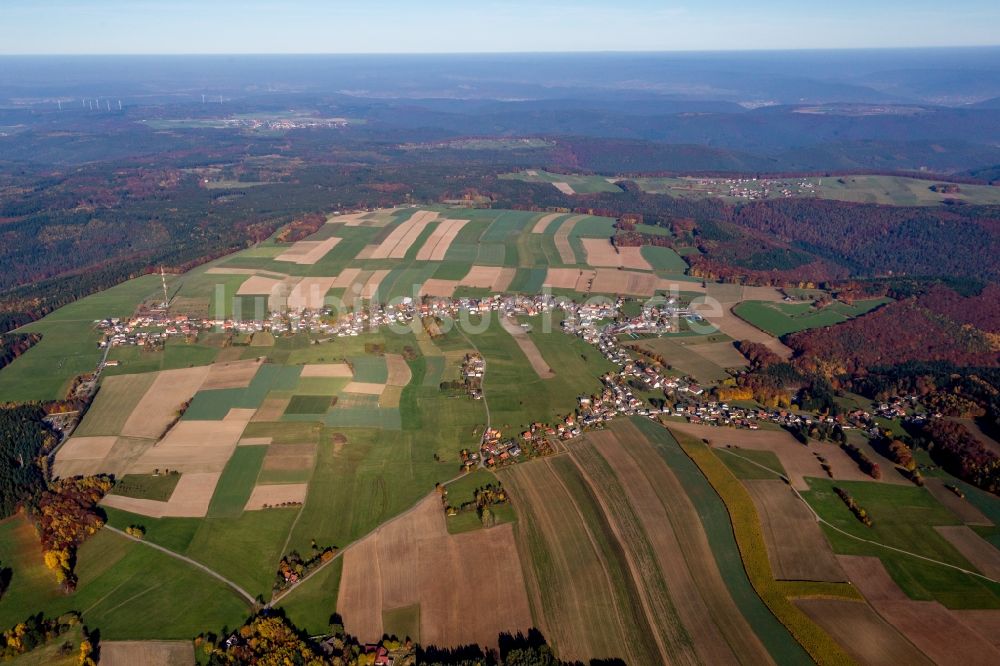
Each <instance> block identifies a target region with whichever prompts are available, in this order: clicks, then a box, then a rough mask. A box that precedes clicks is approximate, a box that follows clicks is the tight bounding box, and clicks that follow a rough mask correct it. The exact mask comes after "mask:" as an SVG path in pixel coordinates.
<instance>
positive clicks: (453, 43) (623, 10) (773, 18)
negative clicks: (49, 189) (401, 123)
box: [0, 0, 1000, 54]
mask: <svg viewBox="0 0 1000 666" xmlns="http://www.w3.org/2000/svg"><path fill="white" fill-rule="evenodd" d="M998 43H1000V1H998V0H953V1H951V2H941V0H834V1H832V2H830V1H827V2H809V1H808V0H799V1H794V2H793V1H791V0H757V2H747V1H746V0H742V1H736V0H715V1H710V2H705V1H704V0H703V1H702V2H694V1H692V2H688V1H676V2H675V1H670V0H664V1H660V2H655V1H652V0H619V1H618V2H596V1H593V0H575V1H570V0H534V1H530V2H528V1H525V0H507V1H500V0H409V1H404V0H368V1H358V2H346V1H343V0H326V1H319V0H289V1H285V2H277V1H275V2H263V1H261V0H242V1H239V2H237V1H233V0H201V1H200V2H194V1H192V0H173V1H170V2H162V1H161V2H153V1H151V0H0V53H2V54H29V53H31V54H35V53H59V54H64V53H452V52H460V53H461V52H509V51H609V50H610V51H672V50H728V49H784V48H794V49H798V48H858V47H905V46H973V45H996V44H998Z"/></svg>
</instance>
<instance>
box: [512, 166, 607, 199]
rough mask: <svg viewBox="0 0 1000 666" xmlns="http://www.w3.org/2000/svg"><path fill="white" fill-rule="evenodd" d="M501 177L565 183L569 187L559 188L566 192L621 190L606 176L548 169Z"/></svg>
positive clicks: (582, 192) (526, 180) (535, 181)
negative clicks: (557, 171) (564, 172)
mask: <svg viewBox="0 0 1000 666" xmlns="http://www.w3.org/2000/svg"><path fill="white" fill-rule="evenodd" d="M501 178H511V179H514V180H523V181H525V182H528V183H550V184H552V185H553V186H555V184H556V183H564V184H565V185H567V186H568V189H563V188H559V189H560V191H563V192H564V193H565V194H574V193H576V194H592V193H594V192H621V188H619V187H618V186H617V185H615V184H614V183H611V182H608V179H607V178H605V177H604V176H578V175H572V174H561V173H549V172H548V171H539V170H534V169H532V170H528V171H522V172H520V173H511V174H504V175H503V176H501Z"/></svg>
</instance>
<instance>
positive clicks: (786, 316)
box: [733, 299, 888, 337]
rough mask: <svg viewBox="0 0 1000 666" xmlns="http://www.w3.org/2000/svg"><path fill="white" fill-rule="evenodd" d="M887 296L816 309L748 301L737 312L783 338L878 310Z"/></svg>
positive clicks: (736, 309) (833, 304)
mask: <svg viewBox="0 0 1000 666" xmlns="http://www.w3.org/2000/svg"><path fill="white" fill-rule="evenodd" d="M887 302H888V300H887V299H873V300H867V301H857V302H856V303H853V304H850V305H849V304H847V303H841V302H839V301H836V302H833V303H831V304H829V305H827V306H825V307H822V308H816V307H815V306H814V305H813V304H812V303H774V302H767V301H744V302H742V303H740V304H739V305H737V306H736V307H735V308H733V312H735V313H736V314H737V315H739V316H740V317H741V318H742V319H744V320H746V321H747V322H749V323H750V324H753V325H754V326H756V327H757V328H759V329H761V330H762V331H766V332H767V333H770V334H771V335H774V336H777V337H780V336H782V335H787V334H789V333H795V332H797V331H804V330H807V329H810V328H821V327H823V326H833V325H834V324H839V323H840V322H843V321H847V320H848V319H853V318H854V317H858V316H860V315H863V314H864V313H866V312H869V311H871V310H874V309H875V308H877V307H878V306H880V305H884V304H885V303H887Z"/></svg>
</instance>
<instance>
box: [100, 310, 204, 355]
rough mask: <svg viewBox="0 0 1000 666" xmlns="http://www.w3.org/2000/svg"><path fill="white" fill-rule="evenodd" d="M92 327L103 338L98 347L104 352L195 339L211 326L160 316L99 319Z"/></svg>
mask: <svg viewBox="0 0 1000 666" xmlns="http://www.w3.org/2000/svg"><path fill="white" fill-rule="evenodd" d="M94 325H95V326H96V327H97V329H98V330H99V331H101V332H102V333H103V334H104V338H103V339H102V340H101V341H100V342H98V343H97V346H98V347H100V348H101V349H103V348H105V347H118V346H124V345H136V346H140V347H150V346H153V347H155V346H159V345H162V344H163V343H164V342H166V340H167V338H170V337H192V336H193V337H196V336H197V335H198V333H199V332H200V331H203V330H208V329H211V328H212V327H213V322H210V321H207V320H204V319H198V318H193V317H188V316H187V315H168V314H167V313H165V312H159V313H151V314H144V315H137V316H135V317H131V318H129V319H120V318H118V317H112V318H110V319H99V320H97V321H95V322H94Z"/></svg>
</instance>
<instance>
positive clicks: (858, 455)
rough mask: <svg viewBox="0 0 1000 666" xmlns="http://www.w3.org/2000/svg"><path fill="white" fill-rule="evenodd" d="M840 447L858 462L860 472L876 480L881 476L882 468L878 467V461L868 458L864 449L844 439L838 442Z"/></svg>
mask: <svg viewBox="0 0 1000 666" xmlns="http://www.w3.org/2000/svg"><path fill="white" fill-rule="evenodd" d="M840 448H842V449H843V450H844V452H845V453H846V454H847V455H848V456H850V457H851V460H853V461H854V462H856V463H857V464H858V467H859V468H860V469H861V471H862V472H864V473H865V474H867V475H868V476H870V477H872V478H873V479H876V480H877V479H881V478H882V470H881V469H879V466H878V463H877V462H875V461H874V460H872V459H871V458H869V457H868V454H866V453H865V452H864V451H862V450H861V449H859V448H858V447H857V446H855V445H854V444H849V443H847V442H846V441H845V442H841V443H840Z"/></svg>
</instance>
